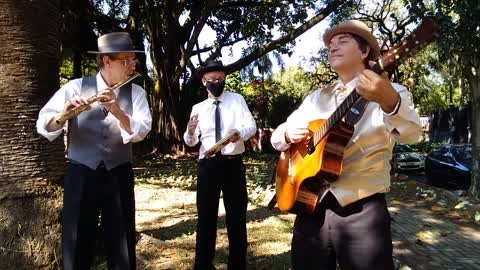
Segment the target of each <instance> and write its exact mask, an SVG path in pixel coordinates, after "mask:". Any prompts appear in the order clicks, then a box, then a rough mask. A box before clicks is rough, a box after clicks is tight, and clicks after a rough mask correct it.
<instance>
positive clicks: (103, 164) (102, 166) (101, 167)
mask: <svg viewBox="0 0 480 270" xmlns="http://www.w3.org/2000/svg"><path fill="white" fill-rule="evenodd" d="M98 169H105V163H104V162H103V161H101V162H100V163H99V164H98V166H97V170H98Z"/></svg>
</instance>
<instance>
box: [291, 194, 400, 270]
mask: <svg viewBox="0 0 480 270" xmlns="http://www.w3.org/2000/svg"><path fill="white" fill-rule="evenodd" d="M392 250H393V248H392V236H391V232H390V214H389V213H388V210H387V204H386V201H385V196H384V194H375V195H372V196H370V197H368V198H364V199H362V200H360V201H357V202H354V203H352V204H349V205H347V206H345V207H341V206H340V205H339V204H338V202H337V200H336V199H335V197H334V196H333V195H332V193H330V192H329V193H328V194H327V195H326V196H325V198H324V200H322V202H321V203H320V204H319V205H318V206H317V208H316V209H315V211H314V213H313V214H312V215H303V216H297V218H296V220H295V226H294V234H293V240H292V266H293V269H298V270H308V269H315V270H323V269H325V270H335V269H336V264H337V262H338V263H339V265H340V267H341V269H347V270H360V269H365V270H367V269H368V270H375V269H378V270H390V269H392V270H393V269H394V266H393V259H392Z"/></svg>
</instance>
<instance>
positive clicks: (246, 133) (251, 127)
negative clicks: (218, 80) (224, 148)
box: [238, 96, 257, 141]
mask: <svg viewBox="0 0 480 270" xmlns="http://www.w3.org/2000/svg"><path fill="white" fill-rule="evenodd" d="M240 104H241V108H242V119H241V120H242V121H239V122H240V123H242V128H241V129H240V130H239V131H238V132H239V133H240V138H241V139H242V140H243V141H247V140H248V139H250V137H252V136H253V135H255V132H256V131H257V125H256V124H255V119H254V118H253V115H252V113H251V112H250V110H249V109H248V105H247V103H246V102H245V99H244V98H243V97H242V96H240Z"/></svg>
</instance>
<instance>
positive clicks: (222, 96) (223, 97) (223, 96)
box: [208, 90, 226, 104]
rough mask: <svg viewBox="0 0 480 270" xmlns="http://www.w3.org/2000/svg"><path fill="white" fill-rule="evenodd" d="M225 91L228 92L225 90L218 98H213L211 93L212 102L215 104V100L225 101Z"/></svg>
mask: <svg viewBox="0 0 480 270" xmlns="http://www.w3.org/2000/svg"><path fill="white" fill-rule="evenodd" d="M225 93H226V91H225V90H223V93H222V94H221V95H220V97H219V98H218V99H214V98H211V97H210V95H208V99H209V100H210V101H211V103H212V104H213V102H215V100H218V101H220V102H223V101H224V100H225Z"/></svg>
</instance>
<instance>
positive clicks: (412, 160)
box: [392, 144, 425, 172]
mask: <svg viewBox="0 0 480 270" xmlns="http://www.w3.org/2000/svg"><path fill="white" fill-rule="evenodd" d="M392 165H393V169H394V170H395V171H396V172H398V171H414V170H423V168H425V158H424V156H423V155H422V153H420V152H418V151H417V150H416V149H414V148H413V147H411V146H410V145H407V144H396V145H395V146H394V147H393V152H392Z"/></svg>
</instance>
